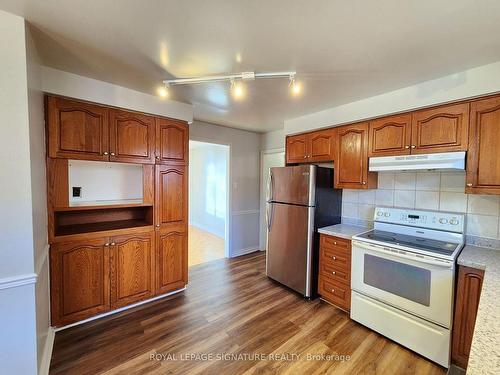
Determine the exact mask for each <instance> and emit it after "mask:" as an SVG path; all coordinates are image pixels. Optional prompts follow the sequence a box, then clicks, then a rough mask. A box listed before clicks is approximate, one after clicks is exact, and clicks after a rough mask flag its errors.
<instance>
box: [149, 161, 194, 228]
mask: <svg viewBox="0 0 500 375" xmlns="http://www.w3.org/2000/svg"><path fill="white" fill-rule="evenodd" d="M155 168H156V181H155V184H156V192H155V196H156V200H155V204H156V207H155V212H156V225H157V226H160V225H163V224H185V223H186V222H187V208H188V200H187V194H188V189H187V186H188V185H187V182H188V180H187V168H186V167H185V166H179V165H157V166H156V167H155Z"/></svg>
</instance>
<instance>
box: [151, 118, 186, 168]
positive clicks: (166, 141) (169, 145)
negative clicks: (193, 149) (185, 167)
mask: <svg viewBox="0 0 500 375" xmlns="http://www.w3.org/2000/svg"><path fill="white" fill-rule="evenodd" d="M188 144H189V128H188V125H187V124H186V123H185V122H182V121H175V120H171V119H165V118H159V117H157V118H156V163H157V164H187V162H188V156H189V151H188Z"/></svg>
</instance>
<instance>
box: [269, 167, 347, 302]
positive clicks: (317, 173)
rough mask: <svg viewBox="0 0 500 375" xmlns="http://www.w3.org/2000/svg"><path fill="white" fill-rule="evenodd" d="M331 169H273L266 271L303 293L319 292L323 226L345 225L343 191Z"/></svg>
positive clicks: (314, 294) (306, 294)
mask: <svg viewBox="0 0 500 375" xmlns="http://www.w3.org/2000/svg"><path fill="white" fill-rule="evenodd" d="M333 173H334V170H333V169H332V168H322V167H317V166H314V165H300V166H292V167H277V168H270V175H269V184H268V191H267V212H266V219H267V254H266V273H267V276H268V277H270V278H271V279H273V280H275V281H278V282H279V283H281V284H284V285H286V286H288V287H289V288H291V289H293V290H295V291H297V292H299V293H301V294H302V295H303V296H304V297H307V298H312V297H315V296H316V291H317V275H318V258H319V234H318V233H317V229H318V228H320V227H324V226H328V225H333V224H338V223H340V216H341V209H342V190H340V189H334V188H333Z"/></svg>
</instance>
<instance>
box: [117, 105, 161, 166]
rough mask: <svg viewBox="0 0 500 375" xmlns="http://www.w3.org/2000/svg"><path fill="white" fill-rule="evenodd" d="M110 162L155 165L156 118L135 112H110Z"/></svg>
mask: <svg viewBox="0 0 500 375" xmlns="http://www.w3.org/2000/svg"><path fill="white" fill-rule="evenodd" d="M109 141H110V142H109V146H110V160H111V161H122V162H130V163H146V164H148V163H151V164H153V163H154V148H155V125H154V117H152V116H147V115H143V114H139V113H134V112H127V111H120V110H116V109H112V110H110V134H109Z"/></svg>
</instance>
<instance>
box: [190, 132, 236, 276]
mask: <svg viewBox="0 0 500 375" xmlns="http://www.w3.org/2000/svg"><path fill="white" fill-rule="evenodd" d="M228 171H229V146H227V145H220V144H215V143H207V142H198V141H189V236H188V264H189V267H191V266H195V265H198V264H202V263H206V262H211V261H213V260H217V259H222V258H225V257H228V240H229V239H228V236H229V230H228V228H229V225H228V224H229V223H228V220H229V214H228V213H229V207H228V202H229V199H228V193H229V189H228V181H229V172H228Z"/></svg>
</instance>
